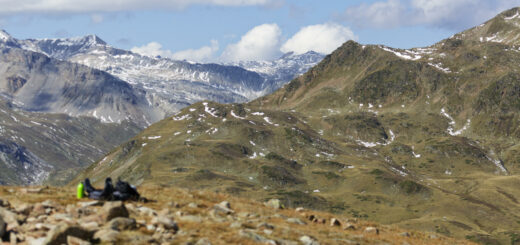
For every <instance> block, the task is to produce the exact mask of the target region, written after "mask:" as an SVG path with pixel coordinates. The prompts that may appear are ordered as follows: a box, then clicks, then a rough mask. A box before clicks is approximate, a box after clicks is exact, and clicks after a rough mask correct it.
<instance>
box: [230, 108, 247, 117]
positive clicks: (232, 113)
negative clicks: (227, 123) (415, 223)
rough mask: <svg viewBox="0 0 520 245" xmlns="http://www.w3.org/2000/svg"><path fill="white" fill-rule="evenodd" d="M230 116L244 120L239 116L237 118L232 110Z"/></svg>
mask: <svg viewBox="0 0 520 245" xmlns="http://www.w3.org/2000/svg"><path fill="white" fill-rule="evenodd" d="M231 116H233V117H234V118H238V119H246V118H245V117H241V116H238V115H237V114H235V112H234V111H233V110H231Z"/></svg>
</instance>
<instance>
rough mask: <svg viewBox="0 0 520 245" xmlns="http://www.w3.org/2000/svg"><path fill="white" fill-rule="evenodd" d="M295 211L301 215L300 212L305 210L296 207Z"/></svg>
mask: <svg viewBox="0 0 520 245" xmlns="http://www.w3.org/2000/svg"><path fill="white" fill-rule="evenodd" d="M295 210H296V212H298V213H301V212H303V211H305V208H303V207H297V208H296V209H295Z"/></svg>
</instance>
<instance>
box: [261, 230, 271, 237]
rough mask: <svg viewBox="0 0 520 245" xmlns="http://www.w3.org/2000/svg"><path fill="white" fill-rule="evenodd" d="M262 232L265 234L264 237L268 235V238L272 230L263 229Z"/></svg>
mask: <svg viewBox="0 0 520 245" xmlns="http://www.w3.org/2000/svg"><path fill="white" fill-rule="evenodd" d="M263 232H264V234H266V235H268V236H269V235H271V234H273V231H272V230H269V229H264V230H263Z"/></svg>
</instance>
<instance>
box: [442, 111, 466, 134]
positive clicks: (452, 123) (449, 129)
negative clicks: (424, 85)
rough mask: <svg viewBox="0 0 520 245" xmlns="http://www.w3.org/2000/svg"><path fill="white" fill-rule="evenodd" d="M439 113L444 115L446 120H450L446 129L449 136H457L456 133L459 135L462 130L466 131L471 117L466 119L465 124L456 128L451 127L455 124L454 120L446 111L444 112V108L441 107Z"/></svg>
mask: <svg viewBox="0 0 520 245" xmlns="http://www.w3.org/2000/svg"><path fill="white" fill-rule="evenodd" d="M441 115H443V116H444V117H446V118H448V120H450V122H449V125H450V126H449V127H448V129H447V131H448V134H450V135H451V136H457V135H461V134H462V133H463V132H464V131H466V130H467V129H468V128H469V127H470V126H471V119H468V120H467V121H466V124H464V126H463V127H462V128H461V129H459V130H456V131H455V129H454V128H453V126H455V120H454V119H453V117H451V116H450V115H449V114H448V113H446V110H445V109H444V108H442V109H441Z"/></svg>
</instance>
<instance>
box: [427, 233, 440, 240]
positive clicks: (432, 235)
mask: <svg viewBox="0 0 520 245" xmlns="http://www.w3.org/2000/svg"><path fill="white" fill-rule="evenodd" d="M429 237H430V239H437V238H439V237H438V236H437V235H434V234H431V235H430V236H429Z"/></svg>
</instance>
